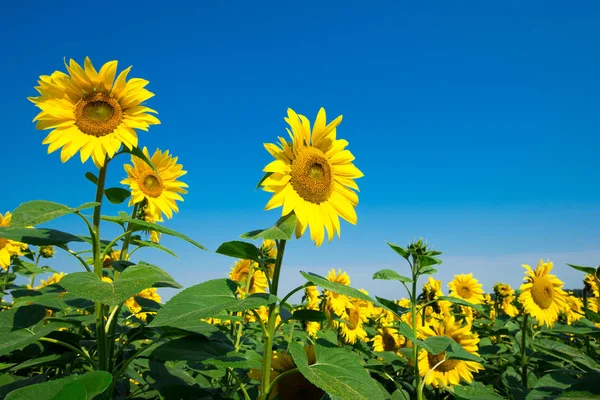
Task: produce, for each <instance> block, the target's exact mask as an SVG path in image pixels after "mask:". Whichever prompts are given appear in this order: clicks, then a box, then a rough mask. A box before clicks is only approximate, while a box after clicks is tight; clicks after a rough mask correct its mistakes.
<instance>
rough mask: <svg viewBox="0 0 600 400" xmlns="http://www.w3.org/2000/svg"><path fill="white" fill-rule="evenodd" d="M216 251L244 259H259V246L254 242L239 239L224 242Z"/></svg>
mask: <svg viewBox="0 0 600 400" xmlns="http://www.w3.org/2000/svg"><path fill="white" fill-rule="evenodd" d="M216 253H218V254H223V255H224V256H229V257H233V258H241V259H243V260H252V261H256V262H258V261H259V258H258V248H257V247H256V246H255V245H253V244H252V243H248V242H242V241H239V240H234V241H232V242H225V243H223V244H222V245H220V246H219V248H218V249H217V251H216Z"/></svg>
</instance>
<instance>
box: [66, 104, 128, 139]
mask: <svg viewBox="0 0 600 400" xmlns="http://www.w3.org/2000/svg"><path fill="white" fill-rule="evenodd" d="M121 121H123V111H122V110H121V105H120V104H119V102H118V101H117V100H116V99H114V98H112V97H110V96H109V95H107V94H105V93H92V94H89V95H87V96H85V97H82V98H81V100H79V101H78V102H77V105H76V106H75V124H77V127H78V128H79V129H80V130H81V131H82V132H83V133H85V134H87V135H91V136H96V137H102V136H106V135H108V134H109V133H112V132H113V131H114V130H115V128H116V127H117V126H119V124H120V123H121Z"/></svg>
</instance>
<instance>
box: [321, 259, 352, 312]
mask: <svg viewBox="0 0 600 400" xmlns="http://www.w3.org/2000/svg"><path fill="white" fill-rule="evenodd" d="M327 280H328V281H330V282H335V283H340V284H342V285H346V286H350V277H349V276H348V274H347V273H346V272H342V270H341V269H339V270H338V272H337V273H336V272H335V269H333V268H332V269H331V271H329V274H327ZM323 294H324V295H325V299H326V301H327V303H326V304H327V308H328V309H330V310H332V311H333V312H334V313H335V314H337V315H338V316H341V315H342V314H343V312H344V310H345V308H346V304H347V303H348V301H349V299H348V296H345V295H343V294H339V293H335V292H332V291H331V290H325V291H324V292H323Z"/></svg>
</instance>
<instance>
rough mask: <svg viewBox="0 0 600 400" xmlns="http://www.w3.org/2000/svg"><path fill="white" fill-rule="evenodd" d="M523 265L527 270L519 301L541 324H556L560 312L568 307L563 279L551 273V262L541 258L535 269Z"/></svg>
mask: <svg viewBox="0 0 600 400" xmlns="http://www.w3.org/2000/svg"><path fill="white" fill-rule="evenodd" d="M523 267H524V268H525V269H526V270H527V271H526V272H525V282H524V283H523V284H522V285H521V288H520V290H521V294H520V295H519V302H520V303H521V304H523V308H524V309H525V312H526V313H527V314H529V315H531V316H532V317H534V318H535V319H536V320H537V321H538V322H539V323H540V324H546V325H547V326H548V327H552V326H554V323H555V322H556V320H557V319H558V315H559V314H560V312H561V311H562V310H564V309H565V308H566V307H567V303H566V300H565V297H566V293H565V292H564V291H563V290H562V286H563V283H562V281H560V280H559V279H558V278H557V277H556V276H555V275H552V274H550V271H551V270H552V267H553V265H552V263H551V262H543V261H542V260H540V261H539V262H538V264H537V266H536V268H535V271H534V270H533V269H532V268H531V267H530V266H529V265H526V264H523Z"/></svg>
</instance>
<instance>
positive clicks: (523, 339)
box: [521, 313, 529, 388]
mask: <svg viewBox="0 0 600 400" xmlns="http://www.w3.org/2000/svg"><path fill="white" fill-rule="evenodd" d="M528 317H529V314H527V313H525V315H524V316H523V326H522V330H521V382H522V383H523V386H524V387H525V388H527V358H526V355H527V352H526V350H525V345H526V341H527V320H528Z"/></svg>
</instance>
